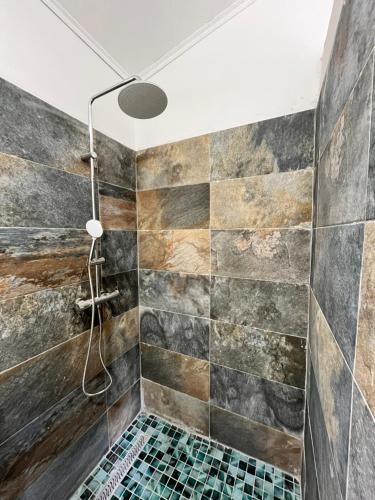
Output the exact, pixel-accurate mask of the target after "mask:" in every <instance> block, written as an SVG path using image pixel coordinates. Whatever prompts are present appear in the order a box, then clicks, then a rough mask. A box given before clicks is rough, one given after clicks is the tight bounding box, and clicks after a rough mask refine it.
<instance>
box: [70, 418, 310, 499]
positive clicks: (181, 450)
mask: <svg viewBox="0 0 375 500" xmlns="http://www.w3.org/2000/svg"><path fill="white" fill-rule="evenodd" d="M142 435H146V436H147V437H148V441H147V442H146V444H145V445H144V446H143V449H142V450H141V451H140V453H139V454H138V456H137V457H136V458H135V460H134V462H133V464H132V466H131V468H130V469H129V470H128V472H127V473H126V474H125V476H124V477H123V478H122V479H121V481H120V482H119V484H118V485H117V486H116V488H115V489H114V490H113V493H112V494H111V495H109V496H107V498H110V499H111V500H120V499H126V498H132V499H134V500H137V499H149V500H157V499H173V500H175V499H178V498H193V499H216V500H219V499H222V500H227V499H230V498H232V499H238V500H240V499H244V500H255V499H257V500H300V498H301V496H300V485H299V482H298V480H297V479H296V478H294V477H292V476H291V475H290V474H287V473H284V472H283V471H281V470H280V469H277V468H276V467H273V466H272V465H269V464H266V463H264V462H262V461H261V460H256V459H254V458H252V457H249V456H248V455H245V454H244V453H241V452H239V451H236V450H234V449H232V448H228V447H226V446H223V445H222V444H219V443H217V442H215V441H211V440H209V439H206V438H203V437H201V436H198V435H196V434H192V433H190V432H188V431H186V430H184V429H181V428H179V427H177V426H175V425H173V424H171V423H168V422H167V421H165V420H163V419H161V418H159V417H156V416H154V415H146V414H145V413H141V414H140V415H139V416H138V417H137V418H136V419H135V420H134V421H133V422H132V424H131V425H130V426H129V427H128V429H127V430H126V431H125V432H124V433H123V434H122V436H121V437H120V438H119V439H118V440H117V441H116V442H115V444H114V445H113V446H112V448H111V450H110V451H109V452H108V453H107V454H106V456H105V457H104V458H103V459H102V460H101V461H100V463H99V464H98V466H97V467H95V468H94V469H93V471H92V472H91V473H90V474H89V476H88V478H87V479H86V480H85V481H84V483H83V484H82V485H81V486H80V487H79V488H78V490H77V491H76V492H75V493H74V495H73V496H72V497H71V499H70V500H94V499H96V498H99V495H101V494H102V492H103V489H104V488H105V487H106V485H107V484H108V482H109V481H110V480H111V478H112V477H113V474H114V472H115V471H116V469H118V468H119V467H120V465H121V464H122V463H123V461H124V460H125V458H126V457H127V456H128V454H129V452H130V451H131V450H132V448H133V446H134V444H135V443H136V442H137V441H138V440H139V438H140V436H142Z"/></svg>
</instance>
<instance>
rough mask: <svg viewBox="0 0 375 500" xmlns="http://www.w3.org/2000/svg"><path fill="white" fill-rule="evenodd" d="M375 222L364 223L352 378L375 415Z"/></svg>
mask: <svg viewBox="0 0 375 500" xmlns="http://www.w3.org/2000/svg"><path fill="white" fill-rule="evenodd" d="M374 249H375V222H368V223H366V224H365V238H364V249H363V264H362V285H361V297H360V308H359V317H358V334H357V351H356V360H355V378H356V380H357V383H358V385H359V387H360V389H361V391H362V392H363V394H364V396H365V398H366V400H367V404H368V405H369V407H370V408H371V410H372V412H373V414H374V415H375V379H374V366H375V335H374V325H375V252H374Z"/></svg>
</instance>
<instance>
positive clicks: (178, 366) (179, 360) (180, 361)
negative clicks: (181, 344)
mask: <svg viewBox="0 0 375 500" xmlns="http://www.w3.org/2000/svg"><path fill="white" fill-rule="evenodd" d="M141 346H142V376H143V377H145V378H147V379H150V380H152V381H154V382H157V383H158V384H161V385H166V386H167V387H170V388H171V389H175V390H176V391H180V392H184V393H185V394H189V395H190V396H193V397H195V398H198V399H201V400H202V401H208V398H209V387H208V386H209V363H208V362H207V361H203V360H201V359H197V358H191V357H189V356H184V355H183V354H178V353H175V352H172V351H167V350H165V349H160V348H159V347H154V346H150V345H147V344H141Z"/></svg>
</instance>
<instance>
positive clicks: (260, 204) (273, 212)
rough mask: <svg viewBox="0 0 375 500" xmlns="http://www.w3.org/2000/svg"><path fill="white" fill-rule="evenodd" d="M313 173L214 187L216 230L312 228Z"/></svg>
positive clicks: (235, 181) (222, 183)
mask: <svg viewBox="0 0 375 500" xmlns="http://www.w3.org/2000/svg"><path fill="white" fill-rule="evenodd" d="M311 211H312V170H311V169H307V170H303V171H299V172H286V173H278V174H269V175H261V176H254V177H247V178H243V179H232V180H227V181H218V182H213V183H212V184H211V227H212V228H213V229H237V228H282V227H291V226H301V227H310V225H311V215H312V212H311Z"/></svg>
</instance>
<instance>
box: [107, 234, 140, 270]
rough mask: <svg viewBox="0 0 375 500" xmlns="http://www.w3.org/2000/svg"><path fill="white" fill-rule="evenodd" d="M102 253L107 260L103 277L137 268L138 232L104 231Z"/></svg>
mask: <svg viewBox="0 0 375 500" xmlns="http://www.w3.org/2000/svg"><path fill="white" fill-rule="evenodd" d="M101 252H102V256H103V257H104V258H105V264H104V265H103V266H102V274H103V276H109V275H111V274H118V273H122V272H124V271H131V270H132V269H136V268H137V232H136V231H104V233H103V237H102V239H101Z"/></svg>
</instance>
